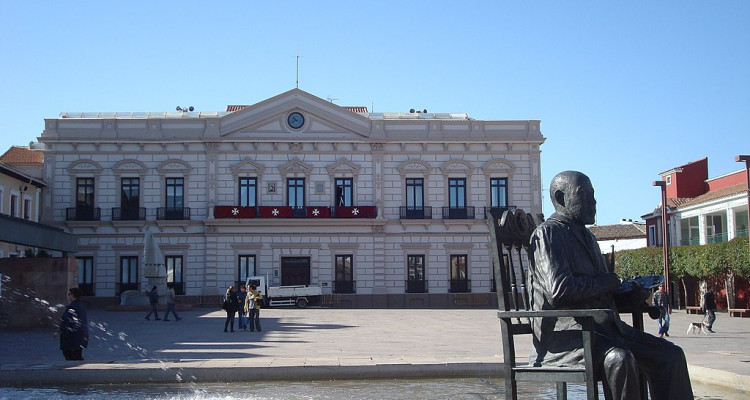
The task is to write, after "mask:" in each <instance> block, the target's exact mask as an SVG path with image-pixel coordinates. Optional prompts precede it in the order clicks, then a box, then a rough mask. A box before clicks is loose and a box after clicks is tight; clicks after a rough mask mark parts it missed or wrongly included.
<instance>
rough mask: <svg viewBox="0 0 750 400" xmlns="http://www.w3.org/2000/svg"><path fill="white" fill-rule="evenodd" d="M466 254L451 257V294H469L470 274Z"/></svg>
mask: <svg viewBox="0 0 750 400" xmlns="http://www.w3.org/2000/svg"><path fill="white" fill-rule="evenodd" d="M468 258H469V257H468V256H467V255H466V254H459V255H454V254H452V255H451V266H450V268H451V282H450V283H451V293H468V292H470V290H469V273H468V263H467V261H468Z"/></svg>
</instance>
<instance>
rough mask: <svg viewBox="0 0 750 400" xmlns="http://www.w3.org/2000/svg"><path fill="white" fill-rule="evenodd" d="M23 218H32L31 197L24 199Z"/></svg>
mask: <svg viewBox="0 0 750 400" xmlns="http://www.w3.org/2000/svg"><path fill="white" fill-rule="evenodd" d="M23 219H25V220H30V219H31V200H29V199H24V200H23Z"/></svg>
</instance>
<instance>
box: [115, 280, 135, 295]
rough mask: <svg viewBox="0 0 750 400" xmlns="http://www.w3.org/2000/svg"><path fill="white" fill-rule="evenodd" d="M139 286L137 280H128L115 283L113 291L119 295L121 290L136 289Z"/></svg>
mask: <svg viewBox="0 0 750 400" xmlns="http://www.w3.org/2000/svg"><path fill="white" fill-rule="evenodd" d="M139 286H140V285H139V284H138V282H128V283H123V282H119V283H116V284H115V292H116V294H117V295H118V296H119V295H121V294H122V292H124V291H126V290H138V287H139Z"/></svg>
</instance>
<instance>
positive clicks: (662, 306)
mask: <svg viewBox="0 0 750 400" xmlns="http://www.w3.org/2000/svg"><path fill="white" fill-rule="evenodd" d="M653 303H654V305H655V306H656V307H659V320H658V321H657V324H658V325H659V337H663V336H666V337H669V319H670V317H669V314H672V302H671V300H670V299H669V294H668V293H667V292H666V291H665V290H664V284H663V283H662V284H661V285H659V290H658V291H656V292H654V299H653Z"/></svg>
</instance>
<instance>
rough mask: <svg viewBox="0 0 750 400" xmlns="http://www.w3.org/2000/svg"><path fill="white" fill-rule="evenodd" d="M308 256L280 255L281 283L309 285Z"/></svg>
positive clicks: (284, 284) (286, 284) (285, 284)
mask: <svg viewBox="0 0 750 400" xmlns="http://www.w3.org/2000/svg"><path fill="white" fill-rule="evenodd" d="M309 284H310V257H282V258H281V285H282V286H292V285H309Z"/></svg>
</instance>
